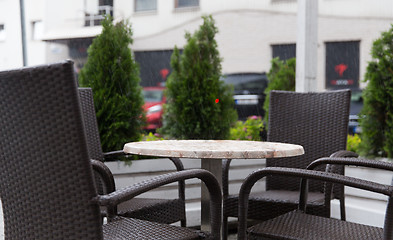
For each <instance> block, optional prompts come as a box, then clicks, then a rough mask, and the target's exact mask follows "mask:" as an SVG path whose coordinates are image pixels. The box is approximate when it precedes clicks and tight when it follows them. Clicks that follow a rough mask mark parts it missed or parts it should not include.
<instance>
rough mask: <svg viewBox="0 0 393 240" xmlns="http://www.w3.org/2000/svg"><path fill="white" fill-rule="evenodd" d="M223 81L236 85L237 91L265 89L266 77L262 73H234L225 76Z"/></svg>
mask: <svg viewBox="0 0 393 240" xmlns="http://www.w3.org/2000/svg"><path fill="white" fill-rule="evenodd" d="M223 81H224V82H226V83H227V84H232V85H233V86H234V90H235V92H238V91H243V90H253V91H264V90H265V88H266V85H267V84H266V79H265V78H264V77H262V75H260V74H255V75H254V74H232V75H226V76H224V77H223Z"/></svg>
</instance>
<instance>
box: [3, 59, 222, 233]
mask: <svg viewBox="0 0 393 240" xmlns="http://www.w3.org/2000/svg"><path fill="white" fill-rule="evenodd" d="M0 124H1V128H0V136H1V137H0V153H1V154H0V155H1V157H0V196H1V201H2V209H3V217H4V233H5V239H41V240H45V239H51V240H53V239H84V240H85V239H94V240H97V239H143V240H146V239H151V240H153V239H154V240H156V239H211V238H212V239H220V227H221V224H220V223H221V189H220V185H219V184H218V182H217V180H216V179H215V177H214V176H213V175H212V174H211V173H209V172H208V171H206V170H202V169H194V170H184V171H178V172H173V173H168V174H165V175H160V176H157V177H154V178H152V179H150V180H146V181H143V182H141V183H139V184H135V185H131V186H129V187H126V188H124V189H120V190H116V191H115V192H112V193H110V194H107V195H98V194H97V190H96V188H95V183H94V178H93V171H92V167H93V166H92V161H91V160H90V159H89V154H88V148H87V143H86V134H85V129H84V124H83V120H82V112H81V107H80V99H79V95H78V90H77V84H76V81H75V76H74V68H73V63H72V62H71V61H66V62H62V63H56V64H50V65H42V66H37V67H29V68H22V69H17V70H10V71H3V72H0ZM93 162H94V161H93ZM190 178H198V179H201V180H202V181H203V182H204V183H205V184H206V186H207V188H208V189H209V193H210V200H211V202H210V204H211V208H212V211H211V212H210V213H211V216H212V217H211V222H210V223H211V224H210V227H211V231H210V232H200V231H197V230H195V229H190V228H184V227H178V226H173V225H169V224H162V223H156V222H150V221H146V220H140V219H135V218H124V217H120V216H116V215H115V214H114V211H113V209H114V208H115V207H116V206H117V205H118V204H119V203H121V202H124V201H127V200H129V199H132V198H133V197H135V196H137V195H139V194H141V193H144V192H146V191H149V190H151V189H154V188H156V187H159V186H162V185H165V184H169V183H173V182H177V181H180V180H186V179H190ZM100 206H106V207H107V208H108V223H106V224H102V222H101V214H100Z"/></svg>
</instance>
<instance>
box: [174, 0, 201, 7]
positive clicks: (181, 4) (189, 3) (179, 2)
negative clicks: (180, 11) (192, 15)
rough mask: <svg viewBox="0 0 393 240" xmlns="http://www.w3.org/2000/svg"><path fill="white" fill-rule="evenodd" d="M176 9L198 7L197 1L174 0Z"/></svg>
mask: <svg viewBox="0 0 393 240" xmlns="http://www.w3.org/2000/svg"><path fill="white" fill-rule="evenodd" d="M175 3H176V8H183V7H198V6H199V0H176V2H175Z"/></svg>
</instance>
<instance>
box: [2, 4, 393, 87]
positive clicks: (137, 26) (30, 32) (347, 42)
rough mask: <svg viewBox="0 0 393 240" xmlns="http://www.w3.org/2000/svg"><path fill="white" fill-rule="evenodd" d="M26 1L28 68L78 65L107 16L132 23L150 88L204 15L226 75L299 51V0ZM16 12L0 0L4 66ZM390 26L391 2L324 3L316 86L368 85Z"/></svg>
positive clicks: (263, 68)
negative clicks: (370, 66) (212, 25)
mask: <svg viewBox="0 0 393 240" xmlns="http://www.w3.org/2000/svg"><path fill="white" fill-rule="evenodd" d="M25 2H26V4H25V25H26V36H27V59H28V61H27V63H28V65H34V64H40V63H50V62H55V61H58V60H62V59H65V58H71V59H74V60H75V62H76V68H77V69H76V70H78V68H80V67H82V66H83V64H84V62H85V61H86V59H87V53H86V49H87V48H88V46H89V44H91V42H92V39H93V38H94V37H95V36H96V35H98V34H99V33H100V32H101V26H100V25H99V21H100V19H102V17H103V15H104V14H111V15H113V17H114V19H115V21H119V20H123V19H126V20H128V21H129V22H130V23H131V25H132V29H133V37H134V43H133V45H132V46H131V49H132V50H133V52H134V56H135V59H136V60H137V61H138V62H139V64H140V67H141V77H142V84H143V85H146V86H147V85H156V84H157V83H158V82H160V81H162V80H165V78H166V76H167V75H168V72H170V64H169V59H170V56H171V52H172V50H173V48H174V46H175V45H176V46H177V47H178V48H180V49H181V48H182V47H183V46H184V44H185V38H184V35H185V33H186V32H190V33H192V32H194V31H195V30H196V29H197V28H198V27H199V25H200V24H201V23H202V19H201V16H202V15H212V16H213V18H214V19H215V21H216V26H217V27H218V29H219V33H218V34H217V37H216V39H217V42H218V46H219V50H220V54H221V57H222V58H223V61H222V71H223V73H225V74H228V73H237V72H268V71H269V69H270V61H271V59H272V58H273V57H280V58H282V59H287V58H290V57H295V55H296V51H295V49H296V34H297V14H296V13H297V1H296V0H242V1H238V0H84V1H81V0H68V1H63V0H25ZM2 5H7V6H12V8H11V9H10V8H8V9H7V8H4V7H2ZM11 10H12V11H11ZM18 10H19V3H18V2H17V1H12V0H0V51H1V52H2V54H1V55H0V69H6V68H10V67H17V66H18V65H20V64H21V57H20V56H21V40H20V38H21V34H20V32H21V31H20V16H18V14H13V13H15V12H16V13H18ZM392 23H393V1H391V0H379V1H373V0H340V1H338V0H319V14H318V53H317V54H318V65H317V90H318V91H323V90H325V89H335V88H344V87H350V88H354V89H356V88H359V87H360V88H362V87H364V83H363V82H362V79H363V76H364V73H365V70H366V66H367V62H368V61H370V60H371V56H370V50H371V46H372V42H373V41H374V40H375V39H376V38H378V37H379V36H380V34H381V32H382V31H387V30H388V29H389V28H390V25H391V24H392ZM2 26H3V27H2ZM4 36H5V37H4ZM163 73H165V74H163Z"/></svg>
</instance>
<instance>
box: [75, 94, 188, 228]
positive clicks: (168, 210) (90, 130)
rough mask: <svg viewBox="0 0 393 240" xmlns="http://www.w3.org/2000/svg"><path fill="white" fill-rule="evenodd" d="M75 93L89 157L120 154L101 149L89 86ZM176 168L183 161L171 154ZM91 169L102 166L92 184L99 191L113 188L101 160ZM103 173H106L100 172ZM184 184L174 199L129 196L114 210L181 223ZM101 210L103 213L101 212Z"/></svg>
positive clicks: (180, 184) (180, 185) (144, 218)
mask: <svg viewBox="0 0 393 240" xmlns="http://www.w3.org/2000/svg"><path fill="white" fill-rule="evenodd" d="M78 91H79V96H80V101H81V106H82V114H83V120H84V123H85V129H86V136H87V145H88V151H89V157H90V158H91V159H96V160H99V161H103V160H104V159H111V160H112V159H114V158H116V157H119V156H121V155H124V153H123V151H122V150H120V151H113V152H109V153H103V151H102V148H101V141H100V135H99V131H98V125H97V120H96V113H95V108H94V101H93V92H92V90H91V88H79V89H78ZM171 160H172V162H173V163H174V164H175V167H176V170H178V171H181V170H184V167H183V164H182V162H181V161H180V159H178V158H171ZM94 164H95V169H98V168H102V169H100V170H98V171H95V173H96V185H97V189H98V193H99V194H108V193H111V192H114V191H115V189H116V187H115V182H114V179H113V175H112V173H111V171H110V170H109V169H108V168H107V167H106V165H105V164H100V163H97V162H96V163H94ZM102 174H107V176H102ZM184 189H185V184H184V181H180V182H179V183H178V198H176V199H156V198H154V199H153V198H133V199H131V200H129V201H126V202H124V203H121V204H120V205H119V206H118V208H117V214H118V215H120V216H124V217H132V218H138V219H142V220H148V221H153V222H159V223H174V222H178V221H180V223H181V226H182V227H185V226H186V210H185V190H184ZM105 215H106V213H105V210H104V211H103V216H105Z"/></svg>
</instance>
